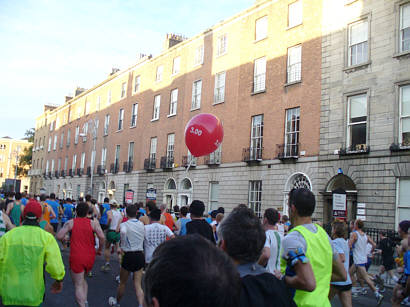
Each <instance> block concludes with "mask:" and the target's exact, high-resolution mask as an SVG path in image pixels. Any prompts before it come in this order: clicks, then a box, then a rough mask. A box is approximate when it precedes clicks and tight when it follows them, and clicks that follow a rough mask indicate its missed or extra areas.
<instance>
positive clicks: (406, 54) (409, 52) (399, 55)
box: [393, 50, 410, 59]
mask: <svg viewBox="0 0 410 307" xmlns="http://www.w3.org/2000/svg"><path fill="white" fill-rule="evenodd" d="M409 56H410V50H406V51H402V52H399V53H395V54H394V55H393V58H395V59H399V58H402V57H409Z"/></svg>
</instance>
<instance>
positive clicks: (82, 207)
mask: <svg viewBox="0 0 410 307" xmlns="http://www.w3.org/2000/svg"><path fill="white" fill-rule="evenodd" d="M88 210H89V206H88V204H87V203H85V202H80V203H78V205H77V207H76V208H75V212H77V217H86V216H87V213H88Z"/></svg>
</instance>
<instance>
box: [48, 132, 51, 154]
mask: <svg viewBox="0 0 410 307" xmlns="http://www.w3.org/2000/svg"><path fill="white" fill-rule="evenodd" d="M51 142H52V138H51V136H50V137H49V138H48V152H50V151H51Z"/></svg>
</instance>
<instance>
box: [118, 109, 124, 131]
mask: <svg viewBox="0 0 410 307" xmlns="http://www.w3.org/2000/svg"><path fill="white" fill-rule="evenodd" d="M122 129H124V109H120V110H119V112H118V131H120V130H122Z"/></svg>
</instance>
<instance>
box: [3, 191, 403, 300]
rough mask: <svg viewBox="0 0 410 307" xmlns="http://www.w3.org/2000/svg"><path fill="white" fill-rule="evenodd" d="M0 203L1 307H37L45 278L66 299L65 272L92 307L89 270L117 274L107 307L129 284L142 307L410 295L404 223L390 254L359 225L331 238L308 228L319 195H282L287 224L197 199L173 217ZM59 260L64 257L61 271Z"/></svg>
mask: <svg viewBox="0 0 410 307" xmlns="http://www.w3.org/2000/svg"><path fill="white" fill-rule="evenodd" d="M0 197H1V200H0V206H1V210H0V297H1V300H2V304H3V305H5V306H41V305H42V302H43V299H44V294H45V292H46V290H45V284H44V268H45V270H46V271H47V272H48V273H49V274H50V276H51V278H53V279H54V280H55V281H54V283H53V284H52V287H51V290H50V292H51V293H59V292H61V291H63V280H64V277H65V274H66V270H67V271H68V272H69V273H70V276H71V280H72V282H73V284H74V288H75V300H76V303H77V305H78V306H80V307H86V306H88V302H87V293H88V283H90V286H91V287H92V279H91V280H89V281H87V279H86V276H87V275H88V276H92V275H93V270H94V271H95V270H101V271H103V272H108V271H115V273H116V274H115V275H117V278H116V279H117V281H118V287H117V289H113V290H112V294H111V296H109V294H107V305H109V306H120V303H121V299H122V298H123V296H124V293H125V285H126V283H127V281H128V279H129V278H130V277H131V278H132V280H133V285H134V288H135V295H136V305H138V306H204V307H205V306H221V307H222V306H224V307H226V306H228V307H229V306H235V307H236V306H330V300H332V299H333V298H334V297H335V296H338V297H339V299H340V302H341V304H342V306H352V296H357V295H361V294H365V289H367V288H364V286H365V284H367V285H368V287H369V288H370V290H371V291H372V292H373V293H374V296H375V304H374V305H380V304H381V302H382V301H383V299H384V297H383V294H382V293H383V292H384V283H385V282H387V283H388V282H389V281H390V283H394V284H395V286H394V290H393V298H392V305H393V306H400V304H401V303H403V304H406V300H405V298H406V297H407V296H408V295H409V294H410V286H409V283H410V282H409V281H408V280H407V277H408V275H409V274H410V259H408V258H409V257H410V251H408V248H409V242H408V235H407V233H408V230H409V228H410V221H407V220H406V221H402V222H401V223H400V224H399V231H398V235H399V236H400V238H401V241H400V243H398V244H396V243H394V242H393V240H392V239H391V238H388V237H387V236H386V233H383V232H381V233H380V239H381V240H380V242H378V245H376V243H375V242H374V241H373V240H372V239H371V238H370V237H369V236H367V235H366V234H365V232H364V223H363V221H361V220H356V221H353V222H351V223H350V224H349V225H348V224H347V223H346V222H345V221H342V220H336V221H334V223H333V224H332V233H331V237H330V236H329V235H328V234H327V233H326V231H325V230H324V229H323V228H322V227H321V226H320V225H319V224H315V223H313V221H312V215H313V213H314V210H315V205H316V201H315V196H314V195H313V193H312V192H311V191H309V190H307V189H303V188H300V189H294V190H292V191H291V192H290V193H289V203H288V206H289V208H288V210H289V216H290V218H288V217H287V216H282V217H281V216H280V214H279V212H278V211H277V210H276V209H273V208H269V209H267V210H265V212H264V214H263V216H262V217H261V218H258V217H257V216H256V215H255V214H254V213H253V211H252V210H251V209H249V208H248V207H247V206H246V205H243V204H239V205H238V206H237V207H235V208H234V209H233V210H232V211H231V212H229V213H227V214H226V213H225V210H224V208H223V207H220V208H218V209H216V210H213V211H211V212H208V213H205V205H204V203H203V202H202V201H200V200H194V201H192V203H191V204H190V205H189V207H187V206H183V207H181V208H179V207H178V206H175V207H173V208H169V207H168V206H167V205H166V204H160V205H158V204H156V203H155V202H154V201H147V202H146V203H145V204H143V203H135V204H128V205H126V204H124V205H119V204H118V202H117V201H116V200H114V199H111V200H110V199H108V198H105V199H104V201H103V202H102V203H100V204H99V203H98V202H97V201H96V200H94V199H92V197H91V196H90V195H87V196H86V197H85V198H84V199H83V198H80V199H78V200H77V201H73V200H71V199H65V200H64V201H61V200H56V197H55V195H54V194H50V195H49V196H46V195H40V196H33V197H31V196H30V195H25V194H20V193H8V194H5V195H3V194H1V195H0ZM171 209H172V210H171ZM58 241H60V244H58V243H57V242H58ZM63 249H69V266H68V267H67V268H65V266H64V264H63V261H62V256H61V251H60V250H63ZM377 253H380V254H381V259H382V263H383V265H382V266H380V271H379V274H375V275H373V276H372V275H370V274H369V273H368V272H367V270H368V267H369V265H370V263H371V259H372V257H373V255H374V254H377ZM96 255H102V256H103V257H104V260H105V261H104V264H103V266H102V267H100V268H95V267H94V262H95V258H96ZM394 257H396V259H394ZM114 258H118V260H119V263H120V267H119V268H118V267H117V266H114V265H113V264H112V260H113V259H114ZM115 263H116V261H115ZM396 266H397V268H396ZM383 274H385V275H386V277H384V278H383ZM22 289H24V290H22Z"/></svg>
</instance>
